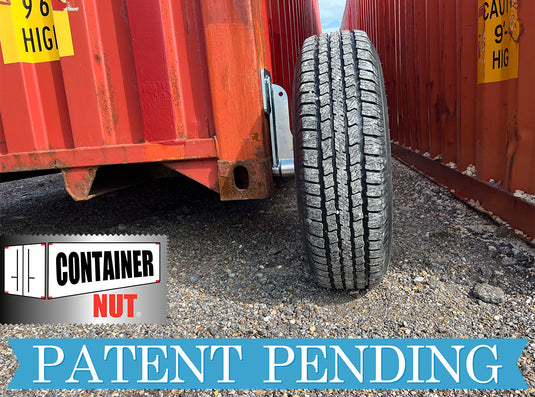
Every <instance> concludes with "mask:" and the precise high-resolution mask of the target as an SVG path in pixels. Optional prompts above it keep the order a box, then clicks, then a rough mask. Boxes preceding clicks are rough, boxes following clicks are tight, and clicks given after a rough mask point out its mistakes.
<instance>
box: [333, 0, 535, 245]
mask: <svg viewBox="0 0 535 397" xmlns="http://www.w3.org/2000/svg"><path fill="white" fill-rule="evenodd" d="M515 4H517V5H518V10H517V12H518V20H519V28H518V32H520V38H519V39H518V42H519V44H518V53H519V56H518V78H510V79H503V81H495V82H486V83H480V84H478V52H479V51H481V47H480V42H481V37H479V38H478V23H482V22H483V21H484V19H483V18H482V14H481V11H483V13H484V11H485V10H484V9H483V10H480V9H478V2H477V1H465V2H462V1H461V0H454V1H453V0H452V1H450V0H394V1H385V0H348V1H347V4H346V9H345V13H344V17H343V20H342V29H363V30H366V31H367V32H368V34H369V36H370V38H371V39H372V41H373V42H374V44H375V46H376V47H377V50H378V52H379V54H380V57H381V60H382V63H383V70H384V76H385V85H386V91H387V100H388V104H389V111H390V112H389V113H390V128H391V137H392V140H393V142H394V144H393V154H394V155H396V156H397V157H399V158H400V159H402V160H403V161H405V162H406V163H408V164H411V165H413V166H415V167H416V168H417V169H418V170H420V171H421V172H423V173H425V174H426V175H428V176H430V177H431V178H432V179H434V180H436V181H437V182H439V183H441V184H445V185H447V186H448V187H450V188H451V189H453V190H455V194H456V195H458V196H459V197H461V198H463V199H465V200H467V201H472V202H474V201H477V202H479V203H480V204H481V205H482V206H483V207H484V209H485V210H486V211H487V212H491V213H493V214H495V215H497V216H499V217H500V218H502V219H504V220H505V221H507V222H508V223H509V224H510V225H511V226H512V227H513V228H515V229H518V230H521V231H523V232H524V233H526V234H527V235H528V236H530V237H531V238H535V112H533V102H534V101H535V94H534V93H535V75H534V73H533V70H535V52H534V51H533V48H535V24H534V23H533V22H534V21H535V18H534V17H535V3H534V2H531V1H520V2H515ZM487 11H488V10H487ZM510 23H511V24H512V23H513V21H511V22H510ZM510 30H511V31H512V30H513V29H512V25H511V26H510ZM515 39H516V38H515ZM432 159H435V161H433V160H432ZM463 172H464V173H465V174H475V176H474V177H473V178H470V177H467V176H466V175H463V174H462V173H463ZM524 193H525V194H524Z"/></svg>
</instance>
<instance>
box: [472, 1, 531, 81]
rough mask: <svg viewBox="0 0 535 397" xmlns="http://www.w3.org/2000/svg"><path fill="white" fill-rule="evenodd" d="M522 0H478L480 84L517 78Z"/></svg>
mask: <svg viewBox="0 0 535 397" xmlns="http://www.w3.org/2000/svg"><path fill="white" fill-rule="evenodd" d="M519 2H520V0H479V13H478V49H477V51H478V54H477V57H478V79H477V81H478V84H480V83H493V82H497V81H504V80H510V79H516V78H518V47H519V44H518V43H519V40H520V36H521V34H522V28H521V25H520V22H519V20H518V7H519Z"/></svg>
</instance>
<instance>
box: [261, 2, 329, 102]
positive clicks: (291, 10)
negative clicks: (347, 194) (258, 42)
mask: <svg viewBox="0 0 535 397" xmlns="http://www.w3.org/2000/svg"><path fill="white" fill-rule="evenodd" d="M264 1H265V4H266V17H267V19H266V20H265V27H264V29H265V35H266V37H269V39H268V40H266V41H267V42H269V43H270V46H269V48H267V49H266V53H267V65H268V69H270V70H271V71H272V76H273V81H274V82H275V84H278V85H280V86H282V87H283V88H284V89H285V90H286V92H287V93H288V95H289V96H290V98H292V97H293V76H294V69H295V63H296V62H297V57H298V56H299V52H300V51H301V45H302V44H303V42H304V41H305V39H306V38H307V37H310V36H313V35H315V34H320V33H321V23H320V15H319V8H318V1H317V0H264ZM292 102H293V101H292V100H290V104H291V103H292Z"/></svg>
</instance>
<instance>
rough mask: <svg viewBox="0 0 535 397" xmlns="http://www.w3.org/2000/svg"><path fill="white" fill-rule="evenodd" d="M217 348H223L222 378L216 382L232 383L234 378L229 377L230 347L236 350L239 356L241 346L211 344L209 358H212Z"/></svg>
mask: <svg viewBox="0 0 535 397" xmlns="http://www.w3.org/2000/svg"><path fill="white" fill-rule="evenodd" d="M218 349H223V379H222V380H218V381H217V383H234V382H236V381H235V380H231V379H230V360H229V356H230V349H234V350H236V351H237V352H238V356H239V357H240V360H241V359H242V357H241V346H212V348H211V349H210V360H212V359H213V358H214V354H215V352H216V351H217V350H218Z"/></svg>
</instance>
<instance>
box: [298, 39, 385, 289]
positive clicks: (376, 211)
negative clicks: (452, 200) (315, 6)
mask: <svg viewBox="0 0 535 397" xmlns="http://www.w3.org/2000/svg"><path fill="white" fill-rule="evenodd" d="M294 91H295V95H294V98H295V107H294V109H295V112H294V113H295V118H294V148H295V150H294V153H295V170H296V183H297V199H298V200H297V201H298V208H299V216H300V221H301V225H302V229H303V236H304V244H305V250H306V254H307V257H308V260H309V263H310V264H311V266H312V269H313V271H314V273H315V275H316V278H317V280H318V282H319V283H320V284H321V285H322V286H324V287H327V288H333V289H340V290H348V291H362V290H367V289H370V288H372V287H375V286H376V285H378V284H379V283H380V282H381V280H382V278H383V276H384V274H385V272H386V270H387V268H388V263H389V261H390V250H391V241H392V170H391V161H390V136H389V129H388V112H387V108H386V96H385V90H384V80H383V75H382V70H381V63H380V61H379V57H378V55H377V51H376V50H375V48H374V46H373V45H372V44H371V42H370V39H369V38H368V36H367V35H366V33H364V32H362V31H354V32H349V31H343V32H333V33H326V34H322V35H320V36H312V37H309V38H308V39H307V40H306V41H305V42H304V44H303V47H302V51H301V58H300V60H299V62H298V64H297V67H296V75H295V80H294Z"/></svg>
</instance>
